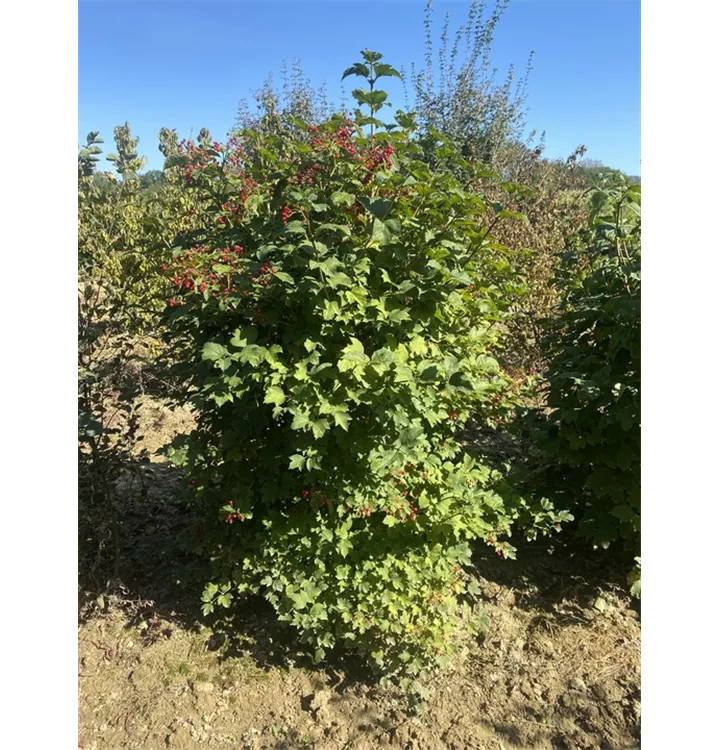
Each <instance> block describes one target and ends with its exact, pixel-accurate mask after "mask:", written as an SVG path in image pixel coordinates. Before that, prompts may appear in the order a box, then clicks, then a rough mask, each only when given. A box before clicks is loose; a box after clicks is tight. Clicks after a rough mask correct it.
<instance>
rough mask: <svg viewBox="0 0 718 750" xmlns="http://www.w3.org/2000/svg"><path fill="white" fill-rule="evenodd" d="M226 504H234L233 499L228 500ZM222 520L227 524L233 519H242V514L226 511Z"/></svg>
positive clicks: (232, 521)
mask: <svg viewBox="0 0 718 750" xmlns="http://www.w3.org/2000/svg"><path fill="white" fill-rule="evenodd" d="M227 504H228V505H231V506H234V500H230V501H229V503H227ZM224 520H225V522H226V523H228V524H233V523H234V522H235V521H244V516H243V515H242V514H241V513H236V512H235V513H226V512H225V517H224Z"/></svg>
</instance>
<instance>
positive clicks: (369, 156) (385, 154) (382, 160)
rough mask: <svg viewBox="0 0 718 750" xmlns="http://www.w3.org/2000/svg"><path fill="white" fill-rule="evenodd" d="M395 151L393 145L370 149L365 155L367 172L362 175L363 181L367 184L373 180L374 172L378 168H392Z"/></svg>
mask: <svg viewBox="0 0 718 750" xmlns="http://www.w3.org/2000/svg"><path fill="white" fill-rule="evenodd" d="M393 153H394V147H393V146H391V145H387V146H384V147H383V148H382V147H381V146H376V147H375V148H372V149H369V151H367V152H366V154H364V156H363V162H364V167H365V168H366V170H367V174H365V175H364V177H362V182H363V183H364V184H366V183H367V182H369V180H371V178H372V175H373V173H374V172H375V171H376V170H377V169H382V168H384V167H386V168H387V169H391V156H392V154H393Z"/></svg>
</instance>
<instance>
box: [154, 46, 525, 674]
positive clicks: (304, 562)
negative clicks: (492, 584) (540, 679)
mask: <svg viewBox="0 0 718 750" xmlns="http://www.w3.org/2000/svg"><path fill="white" fill-rule="evenodd" d="M363 54H364V61H363V62H361V63H357V64H356V65H354V66H352V68H350V69H349V70H348V71H347V72H346V73H345V76H346V75H351V74H355V75H359V76H361V77H365V78H367V79H368V80H369V90H357V91H356V92H355V94H356V96H357V98H358V99H359V101H360V102H362V103H363V104H365V105H367V106H368V107H369V109H370V116H369V117H366V116H362V115H358V116H357V117H356V118H354V119H349V118H346V117H343V116H339V115H337V116H334V117H332V118H331V119H329V120H327V121H324V122H323V123H321V124H318V125H316V124H315V125H310V124H308V123H305V122H303V121H300V120H295V121H294V125H295V127H296V129H297V131H301V135H299V136H297V137H294V136H293V135H292V134H291V133H286V132H285V133H284V135H283V136H282V137H278V136H273V135H271V134H266V133H265V134H261V133H258V132H256V131H246V132H245V133H244V134H243V135H242V136H241V137H237V138H235V139H233V140H231V141H230V143H229V144H227V145H220V144H214V145H213V146H211V147H197V146H191V147H187V148H185V149H182V150H181V151H182V152H181V153H177V154H175V155H174V156H173V157H171V158H170V160H169V161H168V167H171V168H174V169H179V170H184V172H185V174H186V175H187V190H188V191H190V192H191V193H192V194H193V195H194V196H195V200H196V201H197V202H198V204H199V203H200V202H201V204H202V206H203V208H202V210H201V212H202V214H203V216H205V217H210V219H211V222H209V223H208V226H210V228H209V229H206V230H196V231H193V232H187V233H185V234H183V235H182V236H181V237H180V238H178V240H177V243H178V245H177V248H176V250H175V251H174V252H175V256H176V258H175V263H174V264H173V266H172V267H171V268H169V269H168V274H169V275H170V277H171V281H172V283H173V284H174V287H175V292H174V293H173V295H172V297H171V298H170V299H169V300H168V303H167V304H168V325H169V326H170V330H171V333H172V335H171V343H173V344H175V345H176V346H177V347H178V350H179V348H182V347H183V348H184V349H183V351H184V355H183V362H182V363H181V368H182V372H183V373H186V376H187V377H188V378H189V379H191V382H192V390H191V394H190V400H191V403H192V404H194V406H195V407H196V409H197V413H198V424H197V428H196V430H195V431H194V432H193V433H192V434H191V435H190V436H189V438H188V440H186V441H185V443H184V445H181V446H180V445H178V446H176V447H175V450H174V454H173V459H174V460H175V461H176V462H177V463H179V464H181V465H184V466H185V467H186V468H187V471H188V473H189V476H190V478H191V481H192V483H193V486H194V487H195V490H196V493H197V496H198V498H199V500H200V501H201V502H202V503H203V504H204V506H205V507H206V508H207V509H208V514H209V519H210V520H209V521H208V525H207V528H206V529H205V530H204V532H203V534H204V538H203V541H202V543H201V545H200V548H201V549H203V550H205V551H206V552H207V553H208V554H210V555H211V557H212V560H213V562H214V565H215V566H216V567H215V570H216V577H215V578H214V580H213V581H211V582H210V584H208V586H207V588H206V590H205V592H204V597H203V598H204V602H205V605H204V610H205V612H211V611H213V610H214V608H215V607H217V606H220V607H228V606H230V605H231V604H232V602H233V601H236V600H237V598H241V597H246V596H247V594H248V593H250V592H252V593H257V594H261V595H262V596H264V597H265V598H266V599H267V600H268V601H269V602H270V603H271V604H272V605H273V607H274V608H275V610H276V611H277V613H278V615H279V617H280V619H281V620H283V621H286V622H289V623H291V624H292V625H294V626H295V627H296V628H297V629H298V631H299V633H300V634H301V637H302V639H303V640H304V641H305V642H306V643H308V644H310V645H311V647H312V648H313V649H314V651H315V656H316V659H317V660H321V659H322V658H323V657H324V656H325V654H326V653H327V652H328V651H329V650H330V649H332V648H334V647H340V646H342V647H349V648H350V649H352V650H353V651H355V652H358V653H359V654H361V655H362V656H363V657H364V658H366V660H367V661H368V663H370V664H371V665H372V666H373V667H374V668H376V669H377V670H378V671H380V672H382V673H383V674H385V675H397V674H401V675H416V674H418V673H420V672H421V671H422V670H423V669H425V668H429V667H431V666H433V665H437V664H441V663H443V662H445V661H446V660H447V659H448V656H449V654H450V652H451V649H452V641H451V635H452V632H453V631H454V630H455V628H456V625H457V622H458V618H459V614H460V606H459V602H458V598H457V597H459V595H461V594H462V593H463V592H465V591H466V579H465V575H464V572H463V566H464V565H466V564H467V563H468V562H469V559H470V547H469V544H468V542H469V541H470V540H472V539H477V538H478V539H483V540H485V541H486V542H487V543H489V544H492V545H494V546H495V547H496V550H497V552H498V554H500V555H503V556H506V557H510V556H512V555H513V552H514V549H513V547H512V546H511V545H510V544H509V543H508V541H507V536H508V535H509V534H510V527H511V523H512V519H513V518H514V517H515V515H516V514H517V513H518V509H517V508H515V507H513V506H511V505H510V504H507V503H506V502H504V500H503V498H502V497H501V496H500V495H499V494H497V493H496V492H495V491H494V489H493V486H494V483H495V482H496V480H497V474H496V472H493V471H492V470H490V469H489V468H488V467H487V466H485V465H484V464H483V463H482V462H481V461H479V460H474V459H471V458H469V457H468V456H465V455H463V454H462V453H461V450H460V446H459V445H458V443H457V441H456V439H455V433H456V431H457V428H459V427H461V426H462V425H463V424H464V423H465V422H466V420H467V418H468V417H469V415H473V416H474V419H475V420H478V421H479V422H482V423H490V424H495V423H496V422H498V421H499V420H502V419H505V418H506V417H507V416H508V414H509V413H510V410H511V409H512V408H513V405H514V396H513V394H514V391H513V389H512V387H511V386H512V383H511V382H510V380H509V378H508V377H507V376H506V375H505V374H504V373H503V372H502V371H501V369H500V367H499V365H498V363H497V361H496V359H495V357H494V354H495V352H496V350H497V349H498V348H499V346H500V343H501V333H500V324H501V322H502V321H504V320H505V319H506V317H507V315H508V308H509V306H510V304H511V301H512V300H514V299H515V298H516V295H517V294H519V293H520V292H521V291H522V283H521V281H520V279H519V278H518V277H517V276H516V274H515V272H514V271H513V269H512V267H511V263H510V262H509V256H508V253H507V251H506V250H505V249H504V248H503V247H501V246H500V245H498V244H496V243H494V242H492V241H491V239H490V238H489V237H488V235H487V231H486V230H487V225H486V221H485V220H486V213H487V207H486V204H485V202H484V201H483V200H482V198H481V197H480V196H478V195H476V194H474V193H472V192H471V191H470V190H469V189H467V188H466V186H465V185H464V184H462V183H461V182H459V180H458V179H457V178H456V176H455V173H456V171H457V168H458V167H460V168H461V169H464V170H469V171H470V170H471V169H472V166H471V165H470V164H469V163H468V162H465V161H463V160H462V159H461V158H460V157H458V156H457V154H456V153H455V152H454V151H453V150H452V149H451V148H450V147H449V146H447V145H445V144H444V143H442V141H441V139H440V137H439V136H438V135H437V134H434V146H433V153H434V156H435V159H434V162H433V166H432V167H429V166H428V165H427V164H426V163H425V162H424V161H422V160H421V159H420V158H419V157H420V156H421V154H422V153H423V152H422V149H421V148H420V147H419V146H418V145H417V144H416V142H415V139H414V138H413V133H414V129H415V122H414V119H413V117H412V116H411V115H408V114H406V113H403V112H401V111H400V112H398V113H397V116H396V121H397V123H398V125H397V126H396V127H394V128H386V129H384V128H383V124H382V123H381V122H380V121H379V120H378V119H377V118H376V114H377V112H378V110H379V109H381V107H382V106H383V105H384V104H385V98H386V95H385V94H384V92H382V91H377V90H375V89H374V83H375V81H376V79H377V78H379V77H381V76H382V75H396V71H394V70H393V69H392V68H391V67H390V66H388V65H386V64H385V63H383V62H381V55H378V54H377V53H372V52H368V51H365V52H364V53H363ZM367 127H369V128H370V129H371V131H372V133H371V134H366V133H365V132H364V129H365V128H367ZM307 134H308V135H310V136H311V137H310V138H309V140H308V142H307V138H306V135H307ZM505 187H506V188H507V189H509V187H510V186H505Z"/></svg>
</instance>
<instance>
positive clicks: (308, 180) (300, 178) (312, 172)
mask: <svg viewBox="0 0 718 750" xmlns="http://www.w3.org/2000/svg"><path fill="white" fill-rule="evenodd" d="M318 171H319V165H318V164H312V166H311V167H309V169H306V170H304V172H300V173H299V174H298V175H297V180H296V182H297V184H298V185H312V184H313V183H314V178H315V177H316V176H317V172H318Z"/></svg>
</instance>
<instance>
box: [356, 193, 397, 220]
mask: <svg viewBox="0 0 718 750" xmlns="http://www.w3.org/2000/svg"><path fill="white" fill-rule="evenodd" d="M359 203H361V204H362V206H364V208H366V210H367V211H369V213H371V214H373V215H374V216H376V218H377V219H384V218H385V217H386V215H387V214H388V213H389V211H390V210H391V205H392V204H391V201H388V200H387V199H386V198H366V197H364V196H362V197H361V198H359Z"/></svg>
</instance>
